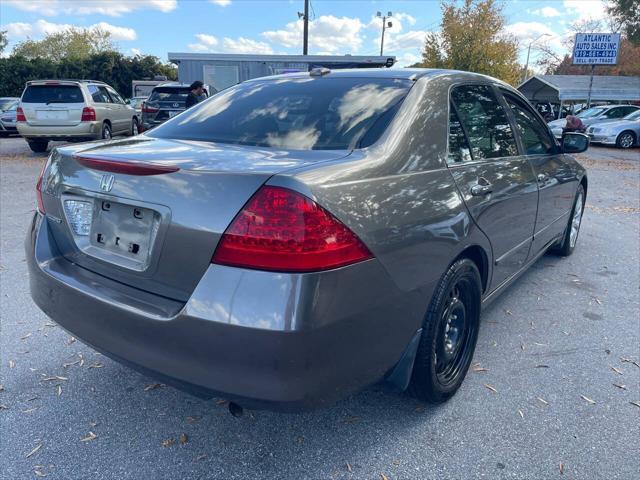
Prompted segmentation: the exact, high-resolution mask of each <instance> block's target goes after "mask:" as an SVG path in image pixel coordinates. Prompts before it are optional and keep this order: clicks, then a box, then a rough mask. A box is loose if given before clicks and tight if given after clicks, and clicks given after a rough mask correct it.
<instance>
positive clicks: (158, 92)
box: [149, 87, 189, 106]
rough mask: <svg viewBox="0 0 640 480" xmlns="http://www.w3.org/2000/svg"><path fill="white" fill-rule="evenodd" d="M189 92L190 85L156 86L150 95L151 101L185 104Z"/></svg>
mask: <svg viewBox="0 0 640 480" xmlns="http://www.w3.org/2000/svg"><path fill="white" fill-rule="evenodd" d="M188 93H189V87H184V88H171V87H156V88H154V89H153V92H151V96H150V97H149V101H150V102H180V103H182V104H183V105H182V106H184V102H185V100H186V99H187V94H188Z"/></svg>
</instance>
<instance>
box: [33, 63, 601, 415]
mask: <svg viewBox="0 0 640 480" xmlns="http://www.w3.org/2000/svg"><path fill="white" fill-rule="evenodd" d="M563 142H564V143H563V145H562V146H560V145H557V144H556V142H555V140H554V138H553V136H552V135H551V133H550V131H549V129H548V128H547V126H546V124H545V123H544V121H543V119H542V118H541V117H540V115H539V114H538V113H537V112H536V111H535V109H533V108H532V107H531V106H530V105H529V103H528V102H527V100H526V99H525V98H524V97H522V95H521V94H520V93H518V92H517V91H516V90H514V89H513V88H512V87H510V86H508V85H507V84H505V83H502V82H500V81H498V80H495V79H493V78H490V77H486V76H483V75H477V74H471V73H463V72H453V71H446V70H422V69H398V70H392V69H366V70H341V71H335V72H332V71H330V70H328V69H326V68H322V69H316V70H313V71H311V72H310V73H300V74H288V75H283V76H276V77H269V78H265V79H256V80H251V81H247V82H245V83H242V84H240V85H236V86H233V87H230V88H228V89H226V90H224V91H222V92H220V93H218V94H216V95H214V96H212V97H211V98H209V99H208V100H206V101H204V102H202V103H200V104H198V105H196V106H194V107H193V108H191V109H189V110H187V111H185V112H183V113H181V114H179V115H177V116H176V117H175V118H172V119H171V120H169V121H167V122H166V123H164V124H163V125H161V126H158V127H156V128H155V129H153V130H152V131H149V132H147V133H145V134H143V135H139V136H137V137H136V138H132V139H124V140H121V141H114V142H110V143H108V144H104V143H100V142H97V143H89V144H84V145H72V146H65V147H62V148H58V149H56V150H55V151H54V152H53V153H52V154H51V156H50V158H49V160H48V161H47V163H46V165H45V166H44V168H43V171H42V174H41V176H40V178H39V180H38V182H37V187H36V193H37V212H36V213H35V215H34V217H33V223H32V224H31V228H30V230H29V232H28V236H27V239H26V251H27V262H28V268H29V272H30V283H31V295H32V297H33V299H34V301H35V302H36V304H37V305H38V306H39V307H40V308H41V309H42V310H43V311H44V312H45V313H46V314H47V315H49V316H50V317H51V318H52V319H54V320H55V321H56V322H58V323H59V324H60V325H61V326H62V327H64V328H65V329H66V330H68V331H69V332H71V333H72V334H73V335H74V336H75V337H77V338H80V339H82V340H83V341H85V342H86V343H88V344H89V345H91V346H93V347H94V348H96V349H97V350H99V351H101V352H104V353H105V354H106V355H109V356H111V357H113V358H114V359H116V360H118V361H121V362H124V363H125V364H127V365H130V366H132V367H134V368H137V369H139V370H141V371H143V372H147V373H149V374H150V375H152V376H156V377H158V378H160V379H162V381H163V382H165V383H169V384H172V385H175V386H178V387H180V388H184V389H186V390H188V391H191V392H194V393H197V394H199V395H203V396H212V395H217V396H224V397H226V398H228V399H230V400H231V401H232V402H233V403H231V404H230V405H231V406H232V407H234V409H233V410H232V413H233V411H235V412H238V410H239V409H238V408H237V404H239V405H241V406H248V407H252V408H269V409H277V410H300V409H307V408H312V407H321V406H325V405H329V404H330V403H332V402H334V401H335V400H336V399H338V398H341V397H343V396H345V395H348V394H350V393H352V392H356V391H358V390H360V389H362V388H363V387H365V386H367V385H371V384H373V383H375V382H378V381H381V380H384V381H386V382H388V383H389V384H391V385H392V386H394V388H396V389H397V390H401V391H402V390H408V391H409V392H410V393H411V394H412V395H415V396H416V397H417V398H419V399H421V400H423V401H429V402H435V403H438V402H443V401H445V400H447V399H449V398H450V397H451V396H452V395H453V394H454V393H455V392H456V391H457V390H458V388H459V387H460V385H461V383H462V381H463V379H464V377H465V374H466V372H467V370H468V368H469V365H470V363H471V360H472V357H473V352H474V348H475V344H476V340H477V338H478V330H479V328H480V312H481V310H482V308H483V307H484V306H486V305H487V304H488V303H489V302H491V301H492V300H493V299H495V298H496V297H497V296H498V294H500V292H502V291H504V290H505V289H506V288H507V287H508V286H509V285H510V284H512V283H513V282H514V281H515V280H516V278H518V276H519V275H520V274H521V273H523V272H524V271H525V270H526V269H527V268H528V267H529V266H530V265H532V264H533V263H534V262H535V261H536V260H537V259H538V258H539V257H540V256H541V255H543V254H544V253H545V252H546V251H547V250H549V249H551V250H554V251H555V252H557V253H559V254H560V255H570V254H571V253H572V252H573V250H574V248H575V247H576V242H577V239H578V234H579V231H580V223H581V219H582V211H583V206H584V202H585V198H586V194H587V189H588V184H587V177H586V172H585V170H584V168H583V167H581V166H580V164H578V163H577V162H576V161H575V160H574V159H573V158H572V157H571V156H570V155H568V153H571V152H581V151H584V150H585V149H586V148H587V146H588V142H589V140H588V137H587V136H586V135H583V134H579V133H573V134H568V135H566V136H565V137H564V139H563Z"/></svg>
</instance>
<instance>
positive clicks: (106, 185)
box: [100, 173, 116, 192]
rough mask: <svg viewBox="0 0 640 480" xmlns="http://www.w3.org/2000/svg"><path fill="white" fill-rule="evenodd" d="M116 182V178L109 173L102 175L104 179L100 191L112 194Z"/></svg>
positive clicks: (101, 181)
mask: <svg viewBox="0 0 640 480" xmlns="http://www.w3.org/2000/svg"><path fill="white" fill-rule="evenodd" d="M115 181H116V179H115V177H114V176H113V175H111V174H109V173H107V174H105V175H102V178H101V179H100V190H102V191H103V192H110V191H111V189H112V188H113V184H114V182H115Z"/></svg>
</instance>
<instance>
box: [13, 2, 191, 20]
mask: <svg viewBox="0 0 640 480" xmlns="http://www.w3.org/2000/svg"><path fill="white" fill-rule="evenodd" d="M3 2H4V3H5V4H7V5H11V6H13V7H16V8H18V9H20V10H25V11H27V12H35V13H38V14H40V15H44V16H47V17H53V16H55V15H59V14H62V13H63V14H66V15H91V14H100V15H108V16H111V17H118V16H120V15H122V14H125V13H130V12H133V11H134V10H160V11H161V12H164V13H167V12H171V11H173V10H175V9H176V7H177V6H178V1H177V0H135V1H133V0H86V1H77V0H38V1H34V0H3Z"/></svg>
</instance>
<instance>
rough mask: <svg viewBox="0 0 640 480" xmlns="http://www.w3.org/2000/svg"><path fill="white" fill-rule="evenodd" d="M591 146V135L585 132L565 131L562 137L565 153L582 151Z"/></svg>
mask: <svg viewBox="0 0 640 480" xmlns="http://www.w3.org/2000/svg"><path fill="white" fill-rule="evenodd" d="M587 148H589V136H588V135H585V134H584V133H573V132H571V133H565V134H564V135H563V137H562V152H563V153H582V152H584V151H585V150H586V149H587Z"/></svg>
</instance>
